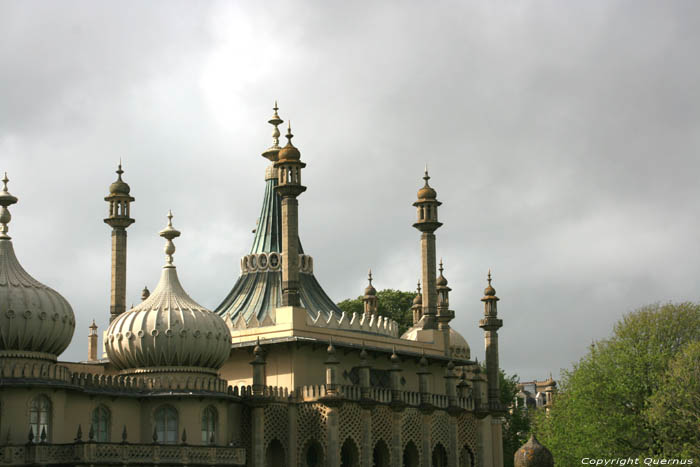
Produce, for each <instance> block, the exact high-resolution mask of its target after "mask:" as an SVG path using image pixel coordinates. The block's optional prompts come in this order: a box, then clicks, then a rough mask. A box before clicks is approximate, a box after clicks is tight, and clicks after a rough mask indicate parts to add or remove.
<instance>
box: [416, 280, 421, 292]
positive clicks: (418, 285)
mask: <svg viewBox="0 0 700 467" xmlns="http://www.w3.org/2000/svg"><path fill="white" fill-rule="evenodd" d="M416 290H417V291H418V293H420V279H418V283H417V284H416Z"/></svg>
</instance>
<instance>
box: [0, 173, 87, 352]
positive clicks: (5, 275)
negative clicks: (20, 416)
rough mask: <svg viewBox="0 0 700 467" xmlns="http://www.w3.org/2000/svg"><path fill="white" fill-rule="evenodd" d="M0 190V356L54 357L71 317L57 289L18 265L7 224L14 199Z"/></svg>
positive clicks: (66, 338) (71, 326) (69, 331)
mask: <svg viewBox="0 0 700 467" xmlns="http://www.w3.org/2000/svg"><path fill="white" fill-rule="evenodd" d="M8 181H9V180H8V178H7V174H5V178H3V180H2V182H3V188H2V191H0V224H1V226H0V357H19V358H41V359H48V360H56V357H57V356H58V355H60V354H61V353H62V352H63V351H64V350H66V347H68V344H70V341H71V339H72V337H73V331H74V330H75V316H74V315H73V310H72V309H71V306H70V304H69V303H68V302H67V301H66V299H65V298H63V297H62V296H61V294H59V293H58V292H56V291H55V290H53V289H52V288H50V287H47V286H45V285H44V284H42V283H41V282H39V281H37V280H36V279H34V278H33V277H32V276H30V275H29V274H28V273H27V271H25V270H24V268H23V267H22V266H21V265H20V264H19V261H18V260H17V257H16V256H15V251H14V248H13V246H12V240H11V238H10V236H9V235H7V232H8V227H7V224H8V223H9V222H10V219H11V218H12V216H10V211H9V210H8V209H7V207H8V206H10V205H12V204H15V203H16V202H17V198H16V197H14V196H12V195H11V194H10V193H8V191H7V182H8Z"/></svg>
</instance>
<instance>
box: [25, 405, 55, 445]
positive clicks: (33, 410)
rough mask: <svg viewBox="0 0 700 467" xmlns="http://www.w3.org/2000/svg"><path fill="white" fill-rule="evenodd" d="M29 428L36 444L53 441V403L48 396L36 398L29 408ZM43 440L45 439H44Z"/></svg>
mask: <svg viewBox="0 0 700 467" xmlns="http://www.w3.org/2000/svg"><path fill="white" fill-rule="evenodd" d="M29 428H30V429H31V430H32V433H34V442H35V443H40V442H47V441H50V440H51V401H50V400H49V398H48V397H46V396H43V395H42V396H36V397H35V398H34V399H32V402H31V404H30V406H29ZM42 438H43V439H42Z"/></svg>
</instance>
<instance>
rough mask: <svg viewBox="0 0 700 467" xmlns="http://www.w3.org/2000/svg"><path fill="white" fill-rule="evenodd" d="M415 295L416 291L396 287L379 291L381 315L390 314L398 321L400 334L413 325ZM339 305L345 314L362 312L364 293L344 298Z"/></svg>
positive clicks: (389, 315) (378, 298) (390, 316)
mask: <svg viewBox="0 0 700 467" xmlns="http://www.w3.org/2000/svg"><path fill="white" fill-rule="evenodd" d="M415 296H416V292H402V291H400V290H394V289H384V290H380V291H379V292H377V300H378V302H379V310H378V312H379V315H380V316H388V317H389V318H390V319H393V320H394V321H396V322H397V323H398V325H399V335H402V334H403V333H404V332H406V331H407V330H408V328H410V327H411V326H412V325H413V313H412V312H411V305H412V304H413V298H414V297H415ZM338 307H339V308H340V309H341V310H343V311H344V312H345V314H352V313H357V314H362V313H363V312H364V306H363V303H362V295H360V296H359V297H357V298H352V299H347V300H343V301H342V302H340V303H338Z"/></svg>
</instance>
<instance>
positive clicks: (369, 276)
mask: <svg viewBox="0 0 700 467" xmlns="http://www.w3.org/2000/svg"><path fill="white" fill-rule="evenodd" d="M367 280H368V281H369V285H372V269H371V268H370V270H369V274H368V276H367Z"/></svg>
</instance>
